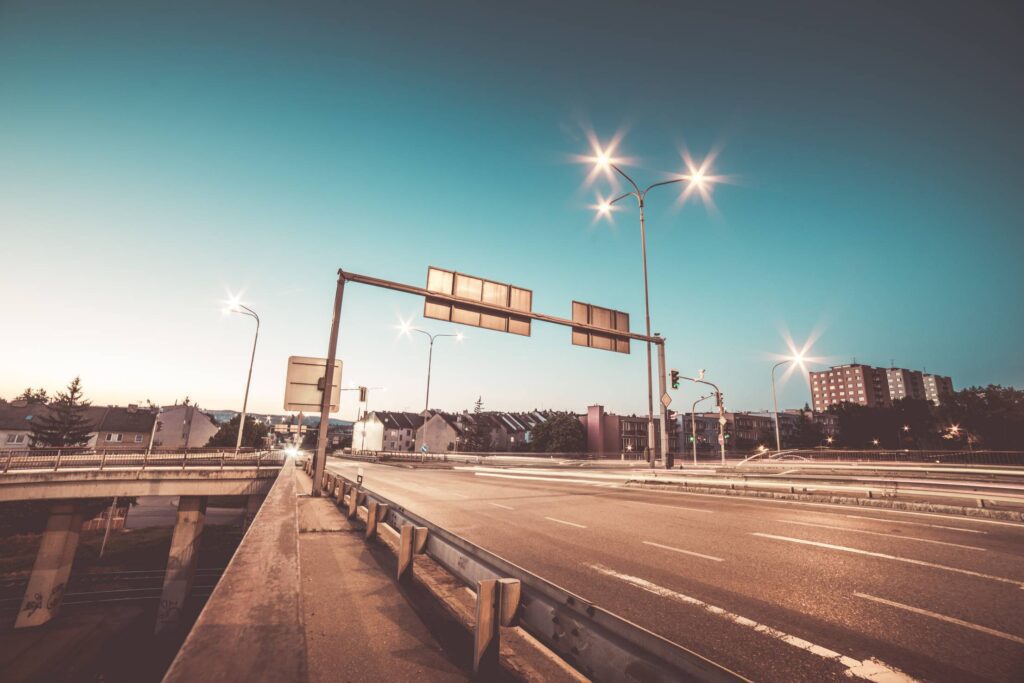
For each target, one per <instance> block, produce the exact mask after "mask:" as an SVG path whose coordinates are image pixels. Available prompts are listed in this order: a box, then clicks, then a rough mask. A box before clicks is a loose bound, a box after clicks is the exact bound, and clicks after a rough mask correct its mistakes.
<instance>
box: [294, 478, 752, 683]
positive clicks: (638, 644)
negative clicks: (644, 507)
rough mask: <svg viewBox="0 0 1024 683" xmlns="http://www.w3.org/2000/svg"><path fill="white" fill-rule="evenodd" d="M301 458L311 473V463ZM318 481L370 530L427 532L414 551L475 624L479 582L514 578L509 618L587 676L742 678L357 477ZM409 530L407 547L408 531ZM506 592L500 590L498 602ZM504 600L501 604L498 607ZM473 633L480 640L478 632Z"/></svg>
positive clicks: (663, 681)
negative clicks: (459, 588) (464, 601)
mask: <svg viewBox="0 0 1024 683" xmlns="http://www.w3.org/2000/svg"><path fill="white" fill-rule="evenodd" d="M304 466H305V470H306V472H307V474H310V476H312V474H311V473H312V469H311V467H310V466H309V463H308V462H306V463H304ZM320 488H321V489H322V490H323V491H325V492H326V493H327V495H329V496H331V497H335V498H337V501H338V504H339V505H346V504H347V505H348V515H349V516H350V517H353V516H355V517H357V518H359V519H365V520H366V522H367V524H368V525H372V526H373V527H374V533H376V531H378V530H382V529H385V528H386V529H387V532H388V533H389V534H390V535H391V536H392V537H393V538H399V537H404V536H405V532H404V531H402V530H403V528H408V530H409V531H413V530H414V529H416V528H420V529H423V530H425V531H426V538H425V540H424V543H423V547H422V550H421V551H419V552H424V553H426V555H428V556H429V557H430V558H432V559H433V560H434V561H435V562H437V563H438V564H439V565H440V566H441V567H443V568H444V569H446V570H448V571H449V572H450V573H451V574H452V575H454V576H455V577H456V578H457V579H458V580H459V581H460V582H461V583H462V584H463V585H465V586H467V587H469V588H470V589H471V590H474V591H475V592H476V593H477V595H478V606H477V610H478V611H477V615H478V619H477V625H476V627H475V628H477V630H480V629H482V628H483V626H482V625H481V619H480V618H479V615H480V614H481V612H480V609H481V607H480V604H479V602H480V597H479V596H480V591H481V584H482V583H483V582H485V581H491V580H499V581H500V580H508V579H511V580H513V581H516V582H518V584H519V586H520V593H519V595H518V605H516V606H515V607H514V611H515V615H514V618H513V623H515V624H517V625H518V626H520V627H521V628H522V629H523V630H525V631H526V632H527V633H529V634H530V635H531V636H533V637H534V638H535V639H536V640H537V641H539V642H540V643H541V644H543V645H544V646H545V647H546V648H548V649H549V650H551V651H552V652H555V653H557V654H558V655H559V656H561V657H562V658H563V659H564V660H565V661H567V662H568V663H569V664H570V665H571V666H572V667H573V668H575V669H576V670H577V671H579V672H581V673H583V674H584V675H585V676H587V677H589V678H590V679H592V680H606V681H611V680H620V679H622V678H623V675H624V674H623V672H631V673H632V674H633V677H634V678H635V679H636V680H644V681H650V682H651V683H667V682H668V681H681V680H687V681H707V682H715V683H717V682H722V683H725V682H734V681H744V680H746V679H744V678H743V677H742V676H739V675H738V674H736V673H734V672H732V671H729V670H728V669H726V668H724V667H722V666H720V665H718V664H716V663H714V662H712V661H711V660H709V659H707V658H705V657H703V656H701V655H699V654H697V653H695V652H693V651H691V650H688V649H686V648H684V647H682V646H680V645H678V644H676V643H673V642H671V641H669V640H667V639H665V638H663V637H661V636H659V635H657V634H655V633H652V632H651V631H648V630H647V629H644V628H643V627H641V626H638V625H637V624H634V623H632V622H630V621H627V620H626V619H623V618H622V617H619V616H618V615H616V614H614V613H612V612H609V611H607V610H605V609H603V608H601V607H599V606H598V605H595V604H593V603H592V602H590V601H588V600H586V599H584V598H582V597H580V596H578V595H576V594H574V593H570V592H569V591H567V590H566V589H564V588H562V587H561V586H558V585H557V584H554V583H552V582H550V581H548V580H546V579H544V578H541V577H540V576H537V575H536V574H533V573H531V572H529V571H526V570H525V569H523V568H522V567H519V566H518V565H515V564H512V563H511V562H509V561H508V560H506V559H504V558H502V557H500V556H498V555H495V554H494V553H492V552H490V551H488V550H485V549H484V548H482V547H481V546H478V545H476V544H474V543H471V542H470V541H468V540H466V539H465V538H463V537H461V536H458V535H456V534H455V533H453V532H451V531H448V530H447V529H445V528H444V527H441V526H439V525H437V524H434V523H433V522H431V521H429V520H428V519H426V518H424V517H420V516H419V515H418V514H416V513H414V512H412V511H411V510H408V509H407V508H404V507H402V506H400V505H398V504H396V503H395V502H394V501H391V500H389V499H387V498H385V497H384V496H382V495H380V494H378V493H376V492H374V491H372V490H370V489H368V488H366V487H364V486H362V484H361V483H360V482H356V481H353V480H351V479H349V478H347V477H344V476H342V475H337V474H334V473H331V472H326V473H324V476H323V480H322V481H321V482H320ZM382 510H383V514H381V511H382ZM369 537H370V535H369V534H368V535H367V538H369ZM409 538H410V550H411V546H412V545H413V542H412V541H411V539H412V534H410V535H409ZM400 561H401V559H400ZM504 600H505V597H504V594H503V597H502V603H504ZM505 607H506V606H505V605H504V604H503V606H502V611H504V610H505ZM475 638H476V640H475V642H479V637H478V636H475Z"/></svg>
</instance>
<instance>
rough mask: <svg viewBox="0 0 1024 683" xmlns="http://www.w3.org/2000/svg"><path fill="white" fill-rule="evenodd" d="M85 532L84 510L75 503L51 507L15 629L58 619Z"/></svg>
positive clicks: (64, 503)
mask: <svg viewBox="0 0 1024 683" xmlns="http://www.w3.org/2000/svg"><path fill="white" fill-rule="evenodd" d="M81 531H82V509H81V507H80V506H79V505H78V504H77V503H74V502H70V503H68V502H58V503H54V504H53V505H51V506H50V516H49V517H48V518H47V520H46V531H44V532H43V539H42V542H41V543H40V544H39V552H38V553H36V561H35V564H34V565H33V566H32V576H30V577H29V580H28V588H26V589H25V598H24V600H22V603H21V611H19V612H18V618H17V620H16V621H15V623H14V628H25V627H28V626H39V625H41V624H45V623H46V622H48V621H49V620H50V619H53V618H54V617H55V616H57V612H58V611H59V610H60V603H61V601H62V600H63V598H64V589H65V588H66V586H67V582H68V578H69V577H70V576H71V563H72V562H73V561H74V559H75V550H76V549H77V548H78V537H79V535H80V533H81Z"/></svg>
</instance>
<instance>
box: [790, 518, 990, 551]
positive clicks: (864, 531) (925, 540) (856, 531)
mask: <svg viewBox="0 0 1024 683" xmlns="http://www.w3.org/2000/svg"><path fill="white" fill-rule="evenodd" d="M775 521H777V522H785V523H786V524H799V525H800V526H815V527H819V528H821V529H837V530H839V531H849V532H851V533H854V534H870V535H872V536H884V537H885V538H901V539H903V540H904V541H920V542H921V543H934V544H936V545H949V546H953V547H954V548H964V549H966V550H978V551H981V552H983V553H984V552H988V550H987V549H986V548H979V547H978V546H976V545H963V544H961V543H950V542H949V541H935V540H932V539H930V538H918V537H917V536H904V535H903V534H887V533H885V532H883V531H868V530H867V529H851V528H850V527H848V526H835V525H833V524H816V523H815V522H798V521H796V520H795V519H777V520H775Z"/></svg>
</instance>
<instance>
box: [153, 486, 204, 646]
mask: <svg viewBox="0 0 1024 683" xmlns="http://www.w3.org/2000/svg"><path fill="white" fill-rule="evenodd" d="M205 518H206V496H181V497H180V498H179V499H178V519H177V521H176V522H175V524H174V533H173V535H172V536H171V551H170V553H169V554H168V556H167V573H166V574H165V575H164V589H163V593H161V595H160V606H159V607H158V608H157V613H156V633H157V635H159V634H162V633H170V632H174V631H176V630H177V629H178V628H180V626H181V610H182V607H183V606H184V604H185V600H186V599H187V598H188V595H189V593H190V592H191V591H192V579H193V578H194V577H195V573H196V558H197V557H198V555H199V544H200V541H201V540H202V537H203V521H204V520H205Z"/></svg>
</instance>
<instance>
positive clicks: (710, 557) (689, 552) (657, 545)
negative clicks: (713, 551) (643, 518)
mask: <svg viewBox="0 0 1024 683" xmlns="http://www.w3.org/2000/svg"><path fill="white" fill-rule="evenodd" d="M643 543H644V545H653V546H654V547H655V548H664V549H665V550H671V551H672V552H674V553H682V554H683V555H693V556H694V557H703V558H704V559H705V560H712V561H714V562H725V560H724V559H722V558H721V557H715V556H714V555H705V554H703V553H695V552H693V551H692V550H683V549H682V548H673V547H672V546H670V545H662V544H660V543H655V542H654V541H644V542H643Z"/></svg>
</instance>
